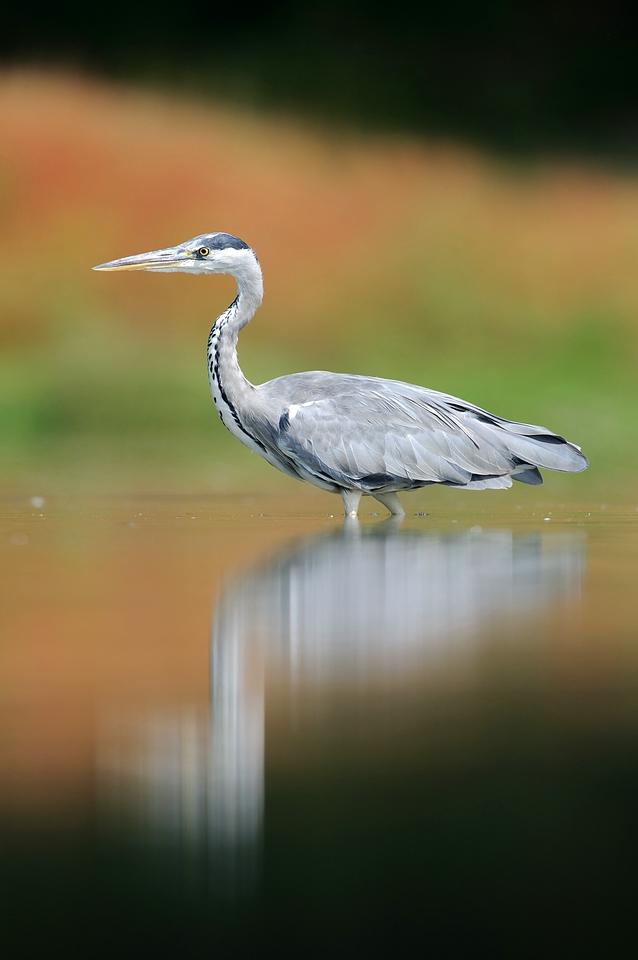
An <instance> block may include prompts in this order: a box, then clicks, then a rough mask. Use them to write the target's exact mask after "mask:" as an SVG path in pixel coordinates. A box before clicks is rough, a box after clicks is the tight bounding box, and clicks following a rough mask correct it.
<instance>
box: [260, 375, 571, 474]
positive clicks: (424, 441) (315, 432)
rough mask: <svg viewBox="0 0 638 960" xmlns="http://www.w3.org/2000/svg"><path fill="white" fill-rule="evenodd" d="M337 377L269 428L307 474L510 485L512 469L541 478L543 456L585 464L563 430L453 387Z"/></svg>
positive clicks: (554, 464)
mask: <svg viewBox="0 0 638 960" xmlns="http://www.w3.org/2000/svg"><path fill="white" fill-rule="evenodd" d="M332 376H334V375H332ZM291 379H292V378H291ZM336 382H337V379H336V377H335V379H334V380H333V379H332V377H331V380H330V382H328V381H326V385H325V386H326V387H328V386H329V387H330V389H329V390H326V391H324V395H323V396H321V394H320V393H319V391H317V392H316V393H314V396H315V397H317V393H319V397H318V398H317V399H303V398H305V397H307V396H308V395H310V396H311V397H312V394H313V391H307V392H301V393H299V394H298V399H299V400H300V401H301V402H299V403H289V404H288V406H287V407H286V408H285V409H284V411H283V413H282V415H281V417H280V419H279V424H278V430H277V432H276V436H274V437H273V438H272V440H274V441H275V443H276V446H277V448H278V451H279V452H280V454H281V455H282V456H283V457H284V458H285V459H286V460H287V461H288V462H289V463H290V464H294V466H295V469H296V470H297V471H298V472H299V473H300V474H301V475H302V476H305V477H306V479H314V480H320V481H322V482H323V483H329V484H333V485H335V486H338V487H347V488H356V489H361V490H363V491H367V492H373V491H378V492H381V491H384V490H385V491H387V490H407V489H411V488H415V487H420V486H426V485H427V484H431V483H444V484H447V485H450V486H464V487H471V488H474V489H485V488H488V487H490V488H494V487H496V488H498V487H509V486H511V482H512V481H511V477H512V476H513V477H514V478H515V479H517V480H522V481H523V482H526V483H533V484H536V483H542V478H541V476H540V474H539V473H538V470H537V469H536V468H537V467H538V466H542V467H547V468H549V469H554V470H567V471H573V470H582V469H584V468H585V466H586V465H587V461H586V460H585V458H584V457H583V455H582V454H580V452H579V451H578V448H577V447H574V446H573V445H572V444H568V443H566V441H564V440H563V438H562V437H557V436H556V435H554V434H551V433H550V432H549V431H547V430H545V429H544V428H542V427H533V426H531V425H528V424H515V423H512V422H510V421H507V420H502V419H500V418H497V417H493V416H492V415H491V414H488V413H486V411H483V410H481V409H480V408H478V407H473V406H472V405H471V404H465V403H464V402H463V401H461V400H458V399H456V398H455V397H448V396H446V395H444V394H439V393H437V392H436V391H430V390H425V389H424V388H419V387H413V386H412V385H410V384H403V383H400V382H395V381H387V380H376V379H375V378H363V377H361V378H359V377H344V378H343V379H341V378H339V381H338V382H339V384H340V387H341V389H335V386H336ZM325 393H328V394H329V395H327V396H326V395H325ZM291 398H292V397H291ZM272 440H271V442H272Z"/></svg>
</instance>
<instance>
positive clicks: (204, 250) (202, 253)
mask: <svg viewBox="0 0 638 960" xmlns="http://www.w3.org/2000/svg"><path fill="white" fill-rule="evenodd" d="M197 252H198V254H199V255H200V257H207V256H208V254H209V253H210V250H209V249H208V247H200V248H199V250H198V251H197Z"/></svg>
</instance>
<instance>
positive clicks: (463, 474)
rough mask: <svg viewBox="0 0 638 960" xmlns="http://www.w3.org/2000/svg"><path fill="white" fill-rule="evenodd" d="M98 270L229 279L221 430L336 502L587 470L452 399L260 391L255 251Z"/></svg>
mask: <svg viewBox="0 0 638 960" xmlns="http://www.w3.org/2000/svg"><path fill="white" fill-rule="evenodd" d="M94 269H95V270H151V271H153V272H156V273H172V272H182V273H209V274H210V273H229V274H231V276H233V277H234V278H235V280H236V281H237V296H236V297H235V299H234V300H233V302H232V303H231V305H230V306H229V308H228V309H227V310H226V311H225V312H224V313H222V315H221V316H220V317H218V318H217V320H216V321H215V323H214V325H213V328H212V330H211V332H210V336H209V338H208V374H209V381H210V388H211V392H212V395H213V400H214V402H215V405H216V407H217V412H218V413H219V416H220V418H221V421H222V423H223V424H224V426H226V427H228V429H229V430H230V432H231V433H233V434H234V435H235V436H236V437H237V438H238V439H239V440H241V442H242V443H244V444H245V445H246V446H247V447H249V448H250V449H251V450H253V451H254V452H255V453H258V454H259V455H260V456H261V457H264V458H265V459H266V460H267V461H268V462H269V463H272V464H273V466H275V467H277V468H278V469H279V470H282V471H283V472H284V473H287V474H289V475H290V476H292V477H296V478H297V479H300V480H308V481H309V482H310V483H313V484H314V485H315V486H317V487H321V488H322V489H323V490H329V491H331V492H332V493H340V494H341V496H342V498H343V505H344V511H345V513H346V514H349V515H351V516H356V514H357V512H358V509H359V501H360V499H361V497H362V496H363V495H369V496H372V497H375V498H376V499H377V500H379V501H380V502H381V503H383V504H384V506H386V507H387V508H388V510H389V511H390V513H392V514H394V515H396V516H403V515H404V512H403V507H402V506H401V504H400V502H399V497H398V495H397V491H401V490H414V489H416V488H418V487H425V486H428V485H430V484H433V483H442V484H445V485H446V486H450V487H465V488H466V489H473V490H485V489H486V488H492V489H497V488H503V487H511V485H512V479H514V480H520V481H521V482H522V483H531V484H535V485H536V484H539V483H542V482H543V480H542V477H541V475H540V473H539V471H538V468H539V467H543V468H545V469H547V470H560V471H563V472H567V473H573V472H576V473H577V472H578V471H580V470H584V469H585V468H586V466H587V460H586V458H585V457H584V456H583V454H582V453H581V452H580V449H579V447H576V446H574V444H572V443H568V442H567V441H566V440H564V439H563V437H559V436H557V435H556V434H554V433H551V432H550V431H549V430H546V429H545V427H534V426H531V425H530V424H525V423H514V422H512V421H511V420H504V419H503V418H502V417H496V416H494V415H493V414H490V413H487V412H486V411H485V410H481V409H480V407H475V406H474V405H473V404H471V403H466V402H465V401H464V400H459V399H458V398H456V397H451V396H448V395H447V394H444V393H438V392H437V391H435V390H428V389H426V388H425V387H417V386H414V385H413V384H410V383H401V382H399V381H397V380H381V379H379V378H378V377H359V376H346V375H343V374H339V373H325V372H324V371H317V370H315V371H313V372H310V373H295V374H292V375H291V376H286V377H279V378H278V379H276V380H271V381H270V382H268V383H262V384H261V385H260V386H254V385H253V384H252V383H249V382H248V381H247V380H246V378H245V377H244V375H243V373H242V372H241V369H240V367H239V363H238V362H237V350H236V346H237V336H238V334H239V331H240V330H241V329H242V327H244V326H246V324H247V323H248V322H249V321H250V320H251V319H252V317H253V316H254V314H255V311H256V310H257V308H258V306H259V304H260V303H261V299H262V296H263V283H262V277H261V267H260V266H259V261H258V260H257V257H256V256H255V254H254V253H253V251H252V250H251V249H250V247H249V246H248V245H247V244H246V243H244V242H243V240H239V239H238V238H237V237H232V236H230V235H229V234H227V233H210V234H204V235H202V236H200V237H195V238H194V239H193V240H188V241H186V243H182V244H179V245H178V246H177V247H169V248H167V249H166V250H153V251H152V252H151V253H142V254H138V255H137V256H134V257H124V258H123V259H121V260H112V261H111V262H110V263H102V264H100V266H99V267H95V268H94Z"/></svg>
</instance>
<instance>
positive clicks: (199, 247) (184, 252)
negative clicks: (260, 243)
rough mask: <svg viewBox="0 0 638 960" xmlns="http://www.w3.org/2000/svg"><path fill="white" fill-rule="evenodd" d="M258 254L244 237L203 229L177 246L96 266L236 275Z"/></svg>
mask: <svg viewBox="0 0 638 960" xmlns="http://www.w3.org/2000/svg"><path fill="white" fill-rule="evenodd" d="M255 266H257V268H258V261H257V257H256V256H255V254H254V253H253V251H252V250H251V248H250V247H249V246H248V244H247V243H244V241H243V240H240V239H239V238H238V237H233V236H231V235H230V234H229V233H203V234H202V235H201V236H200V237H194V238H193V239H192V240H187V241H186V243H180V244H178V246H176V247H167V248H166V249H165V250H151V251H150V253H138V254H136V255H135V256H134V257H123V258H122V259H121V260H111V261H109V262H108V263H101V264H100V265H99V266H97V267H93V269H94V270H151V271H153V272H154V273H231V274H232V275H233V276H234V277H238V276H241V275H242V274H244V273H246V272H252V271H253V270H254V268H255Z"/></svg>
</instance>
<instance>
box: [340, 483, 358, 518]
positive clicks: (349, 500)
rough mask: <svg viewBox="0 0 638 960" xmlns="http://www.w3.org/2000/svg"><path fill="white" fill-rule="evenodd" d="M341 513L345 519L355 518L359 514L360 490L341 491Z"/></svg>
mask: <svg viewBox="0 0 638 960" xmlns="http://www.w3.org/2000/svg"><path fill="white" fill-rule="evenodd" d="M341 497H342V499H343V512H344V514H345V515H346V517H356V515H357V514H358V512H359V500H360V499H361V491H360V490H342V491H341Z"/></svg>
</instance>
